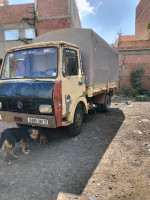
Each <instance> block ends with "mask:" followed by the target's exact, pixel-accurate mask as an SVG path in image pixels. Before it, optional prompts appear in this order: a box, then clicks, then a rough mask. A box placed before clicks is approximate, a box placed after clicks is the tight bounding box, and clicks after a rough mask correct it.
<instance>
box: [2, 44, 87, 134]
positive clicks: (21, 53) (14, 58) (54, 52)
mask: <svg viewBox="0 0 150 200" xmlns="http://www.w3.org/2000/svg"><path fill="white" fill-rule="evenodd" d="M83 113H88V109H87V99H86V86H85V77H84V71H83V67H82V59H81V53H80V48H79V47H78V46H76V45H73V44H71V43H67V42H46V43H39V44H38V43H37V44H30V45H24V46H21V47H16V48H13V49H10V50H8V51H6V52H5V56H4V60H3V64H2V67H1V79H0V120H1V121H6V122H15V123H17V124H18V125H19V126H21V125H30V126H40V127H47V128H56V127H59V126H68V125H70V126H69V127H72V128H71V129H72V133H73V134H74V135H77V134H79V133H80V131H81V128H82V122H83Z"/></svg>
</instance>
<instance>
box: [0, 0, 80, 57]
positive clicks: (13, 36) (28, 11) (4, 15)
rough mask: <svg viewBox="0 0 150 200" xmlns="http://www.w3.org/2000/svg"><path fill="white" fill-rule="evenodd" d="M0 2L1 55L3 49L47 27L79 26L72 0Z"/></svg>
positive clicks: (44, 30)
mask: <svg viewBox="0 0 150 200" xmlns="http://www.w3.org/2000/svg"><path fill="white" fill-rule="evenodd" d="M0 5H3V6H0V58H2V57H3V55H4V50H5V49H8V48H11V47H14V46H19V45H24V44H26V43H31V41H32V39H33V38H34V37H36V36H39V35H41V34H43V33H46V32H47V31H52V30H56V29H62V28H74V27H75V28H80V27H81V22H80V18H79V14H78V10H77V7H76V3H75V0H35V1H34V3H30V4H20V5H9V1H8V0H0Z"/></svg>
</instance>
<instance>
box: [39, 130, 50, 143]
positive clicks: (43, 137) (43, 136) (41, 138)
mask: <svg viewBox="0 0 150 200" xmlns="http://www.w3.org/2000/svg"><path fill="white" fill-rule="evenodd" d="M46 142H48V138H47V135H46V134H45V133H40V145H41V144H45V143H46Z"/></svg>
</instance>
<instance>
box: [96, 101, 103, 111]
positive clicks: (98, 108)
mask: <svg viewBox="0 0 150 200" xmlns="http://www.w3.org/2000/svg"><path fill="white" fill-rule="evenodd" d="M96 111H97V112H98V113H100V112H102V104H100V103H98V104H97V107H96Z"/></svg>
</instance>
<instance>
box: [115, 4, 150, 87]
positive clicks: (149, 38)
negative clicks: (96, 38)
mask: <svg viewBox="0 0 150 200" xmlns="http://www.w3.org/2000/svg"><path fill="white" fill-rule="evenodd" d="M149 23H150V0H141V1H140V3H139V4H138V6H137V8H136V24H135V35H119V37H118V39H117V41H116V42H115V44H114V47H115V48H116V49H118V51H119V54H120V59H119V66H120V70H119V73H120V74H119V76H120V82H119V89H120V90H121V89H122V88H123V87H126V86H129V87H130V86H131V84H130V72H131V71H132V70H133V69H134V68H136V67H137V66H139V65H142V66H144V67H145V70H146V73H145V75H144V89H147V90H150V34H149V31H150V30H149V29H148V25H149Z"/></svg>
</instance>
